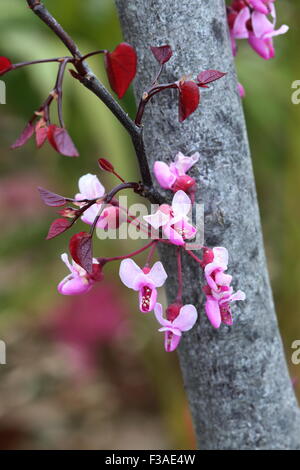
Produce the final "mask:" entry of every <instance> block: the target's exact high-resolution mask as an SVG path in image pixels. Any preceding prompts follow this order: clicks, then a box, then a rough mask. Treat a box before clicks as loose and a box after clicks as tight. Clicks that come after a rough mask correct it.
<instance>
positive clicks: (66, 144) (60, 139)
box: [47, 124, 79, 157]
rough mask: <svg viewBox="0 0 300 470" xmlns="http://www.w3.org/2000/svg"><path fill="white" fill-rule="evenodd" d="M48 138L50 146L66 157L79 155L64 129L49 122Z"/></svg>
mask: <svg viewBox="0 0 300 470" xmlns="http://www.w3.org/2000/svg"><path fill="white" fill-rule="evenodd" d="M47 137H48V140H49V142H50V144H51V145H52V147H53V148H54V149H55V150H56V151H57V152H58V153H61V154H62V155H65V156H67V157H79V153H78V150H77V149H76V147H75V145H74V144H73V142H72V139H71V137H70V136H69V134H68V132H67V130H66V129H64V128H63V127H58V126H56V125H55V124H51V125H50V126H49V127H48V133H47Z"/></svg>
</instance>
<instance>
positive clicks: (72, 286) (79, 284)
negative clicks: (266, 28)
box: [57, 253, 103, 295]
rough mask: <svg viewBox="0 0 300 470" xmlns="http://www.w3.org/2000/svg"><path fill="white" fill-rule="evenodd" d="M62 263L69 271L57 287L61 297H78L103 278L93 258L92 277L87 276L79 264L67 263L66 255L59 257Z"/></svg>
mask: <svg viewBox="0 0 300 470" xmlns="http://www.w3.org/2000/svg"><path fill="white" fill-rule="evenodd" d="M61 259H62V261H63V262H64V263H65V265H66V266H67V268H68V269H69V270H70V273H71V274H69V275H68V276H66V277H65V278H64V279H63V280H62V281H61V282H60V283H59V284H58V286H57V290H58V292H59V293H60V294H63V295H78V294H84V293H85V292H88V291H89V290H90V289H91V288H92V286H93V285H94V283H95V281H100V280H101V279H102V278H103V273H102V272H101V269H100V266H99V264H98V261H97V260H96V259H95V258H93V268H94V272H93V274H92V275H90V274H88V273H87V272H86V270H85V269H83V268H82V267H81V266H79V264H77V263H75V261H74V260H72V264H71V263H70V262H69V259H68V255H67V253H63V254H62V255H61Z"/></svg>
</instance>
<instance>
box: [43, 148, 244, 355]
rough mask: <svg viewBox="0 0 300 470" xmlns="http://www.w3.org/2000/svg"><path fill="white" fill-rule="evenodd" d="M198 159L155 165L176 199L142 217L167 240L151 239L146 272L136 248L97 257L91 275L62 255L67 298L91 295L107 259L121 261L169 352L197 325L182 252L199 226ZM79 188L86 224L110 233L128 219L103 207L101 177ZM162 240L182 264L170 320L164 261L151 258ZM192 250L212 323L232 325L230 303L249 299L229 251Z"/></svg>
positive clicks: (84, 180) (77, 200) (124, 277)
mask: <svg viewBox="0 0 300 470" xmlns="http://www.w3.org/2000/svg"><path fill="white" fill-rule="evenodd" d="M199 158H200V155H199V154H198V153H194V154H193V155H192V156H190V157H189V156H185V155H183V154H182V153H178V154H177V155H176V157H175V160H174V162H171V163H170V164H169V165H167V164H166V163H164V162H162V161H157V162H155V164H154V174H155V176H156V179H157V181H158V183H159V184H160V185H161V186H162V187H163V188H164V189H169V190H171V191H173V192H174V196H173V199H172V202H171V204H170V205H169V204H162V205H160V206H159V208H158V209H157V211H156V212H155V213H154V214H150V215H147V216H144V217H143V219H144V222H146V223H147V224H148V225H149V226H150V227H152V228H154V229H156V230H157V229H159V228H161V229H162V234H163V235H164V239H162V238H160V236H159V235H158V238H157V239H155V240H153V241H151V242H150V243H149V244H148V245H147V246H146V248H147V247H150V246H152V249H151V251H150V253H149V255H148V257H147V260H146V262H145V264H144V266H143V267H142V268H141V267H139V266H138V265H137V264H136V263H135V262H134V261H133V259H132V256H134V255H136V254H139V253H140V252H142V251H144V249H146V248H142V249H140V250H137V251H136V252H134V253H132V254H131V255H127V256H125V257H124V256H120V257H115V258H98V259H97V258H93V259H92V265H91V266H92V270H91V272H88V271H87V270H86V269H84V267H83V266H81V265H80V264H78V263H77V262H76V257H75V260H74V259H73V260H72V263H70V262H69V259H68V256H67V254H66V253H64V254H63V255H62V256H61V258H62V261H63V262H64V263H65V264H66V266H67V267H68V269H69V271H70V273H69V274H68V276H66V277H65V278H64V279H63V280H62V281H61V282H60V283H59V285H58V291H59V292H60V293H61V294H63V295H76V294H82V293H85V292H88V291H89V290H90V289H91V288H92V287H93V285H94V284H95V283H96V282H97V281H101V280H102V278H103V272H102V268H103V266H104V265H105V264H106V263H107V262H108V261H111V260H117V259H118V260H121V264H120V269H119V276H120V279H121V281H122V282H123V284H125V286H127V287H128V288H130V289H133V290H134V291H136V292H137V293H138V298H139V309H140V311H141V312H142V313H145V314H147V313H150V312H153V311H154V314H155V318H156V320H157V321H158V323H159V324H160V328H159V331H160V332H163V333H164V336H165V349H166V351H174V350H175V349H176V348H177V346H178V344H179V342H180V339H181V337H182V333H183V332H186V331H189V330H190V329H191V328H192V327H193V326H194V325H195V323H196V321H197V318H198V314H197V310H196V307H195V306H194V305H192V304H186V305H183V301H182V284H183V279H182V269H181V252H180V250H181V249H186V241H187V240H189V239H191V238H193V237H194V236H195V234H196V231H197V228H196V227H194V226H193V225H192V224H191V223H190V221H189V214H190V211H191V208H192V205H193V201H192V199H191V198H190V197H189V195H191V194H193V187H194V186H195V180H194V178H192V177H191V176H189V175H188V174H187V172H188V171H189V170H190V169H191V168H192V166H193V165H194V164H195V163H196V162H197V161H198V159H199ZM78 185H79V193H77V194H76V195H75V197H74V199H73V204H74V205H75V206H77V207H79V208H82V207H84V205H85V204H87V208H86V210H85V211H84V212H83V213H82V215H81V219H82V221H83V222H84V223H86V224H88V225H91V226H94V225H95V226H96V227H97V228H98V229H103V230H105V229H106V228H107V227H109V228H111V227H113V228H116V227H118V226H119V225H120V224H121V223H123V222H125V221H128V220H127V219H126V218H124V217H123V218H122V215H121V211H120V207H119V205H118V201H117V200H115V201H114V202H113V201H111V202H112V203H111V204H110V203H109V204H106V205H104V200H105V197H104V196H105V188H104V186H103V185H102V184H101V182H100V181H99V179H98V178H97V176H96V175H92V174H87V175H84V176H82V177H81V178H80V179H79V183H78ZM188 194H189V195H188ZM52 196H53V195H52ZM54 196H55V197H60V196H57V195H54ZM79 210H80V209H79ZM144 222H143V223H144ZM144 227H145V226H144ZM146 228H147V227H146ZM83 233H84V232H83ZM79 235H80V234H79ZM76 240H77V239H75V242H76ZM163 241H164V242H165V243H168V244H170V245H174V248H176V250H177V265H178V294H177V296H176V299H175V301H174V303H172V304H170V305H169V306H168V307H167V308H166V311H165V316H164V315H163V307H162V305H161V303H159V302H158V291H157V289H158V288H159V287H162V286H163V285H164V283H165V281H166V279H167V277H168V275H167V273H166V271H165V269H164V266H163V264H162V263H161V262H160V261H157V262H156V263H154V264H153V266H152V267H150V262H151V257H152V255H153V253H154V250H155V248H156V245H157V243H159V242H163ZM187 252H188V254H190V255H191V256H192V257H193V258H194V259H195V260H196V261H197V262H198V263H199V265H200V266H201V268H202V269H203V270H204V275H205V279H206V282H207V284H206V285H205V286H204V288H203V290H204V292H205V294H206V303H205V311H206V314H207V317H208V319H209V321H210V322H211V324H212V325H213V326H214V327H215V328H219V327H220V325H221V323H224V324H226V325H232V323H233V320H232V314H231V310H230V304H231V303H232V302H234V301H236V300H244V299H245V294H244V293H243V292H242V291H237V292H235V293H234V291H233V288H232V287H231V282H232V276H230V275H229V274H226V273H225V271H226V270H227V265H228V252H227V250H226V248H223V247H216V248H213V249H209V248H206V247H203V259H202V260H200V259H199V258H197V256H196V255H195V254H193V253H191V252H190V251H189V250H187ZM71 253H72V251H71ZM199 290H200V286H199Z"/></svg>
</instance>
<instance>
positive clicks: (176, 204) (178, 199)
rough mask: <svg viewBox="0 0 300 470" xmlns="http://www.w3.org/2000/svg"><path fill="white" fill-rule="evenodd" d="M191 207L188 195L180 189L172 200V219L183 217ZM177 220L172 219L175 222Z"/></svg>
mask: <svg viewBox="0 0 300 470" xmlns="http://www.w3.org/2000/svg"><path fill="white" fill-rule="evenodd" d="M191 207H192V203H191V200H190V198H189V197H188V195H187V194H186V193H185V192H184V191H182V190H181V189H180V190H179V191H177V192H176V193H175V194H174V197H173V200H172V209H173V212H174V219H177V218H179V219H180V218H181V217H185V216H187V215H188V213H189V212H190V210H191ZM176 221H177V220H174V221H173V223H175V222H176Z"/></svg>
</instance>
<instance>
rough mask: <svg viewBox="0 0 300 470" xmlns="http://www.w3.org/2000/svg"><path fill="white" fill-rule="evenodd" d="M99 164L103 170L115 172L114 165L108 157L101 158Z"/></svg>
mask: <svg viewBox="0 0 300 470" xmlns="http://www.w3.org/2000/svg"><path fill="white" fill-rule="evenodd" d="M98 165H99V166H100V168H101V170H103V171H108V172H109V173H113V172H114V171H115V169H114V167H113V165H112V164H111V163H110V162H109V161H108V160H106V158H99V159H98Z"/></svg>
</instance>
